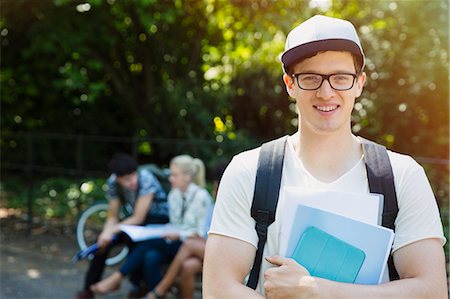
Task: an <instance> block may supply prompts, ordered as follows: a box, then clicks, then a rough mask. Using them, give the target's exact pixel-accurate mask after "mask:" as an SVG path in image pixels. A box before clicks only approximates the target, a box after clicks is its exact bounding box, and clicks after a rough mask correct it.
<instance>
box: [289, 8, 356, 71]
mask: <svg viewBox="0 0 450 299" xmlns="http://www.w3.org/2000/svg"><path fill="white" fill-rule="evenodd" d="M321 51H348V52H350V53H352V54H354V55H355V56H356V57H357V58H358V59H359V60H360V62H361V70H362V69H363V68H364V63H365V61H364V52H363V49H362V47H361V43H360V41H359V38H358V34H357V33H356V29H355V27H354V26H353V24H352V23H350V22H349V21H346V20H342V19H336V18H331V17H326V16H321V15H316V16H314V17H312V18H310V19H308V20H306V21H304V22H303V23H301V24H300V25H298V26H297V27H295V28H294V29H292V31H291V32H289V34H288V36H287V39H286V46H285V49H284V52H283V54H282V55H281V62H282V63H283V69H284V71H285V72H286V70H287V68H288V67H289V66H291V65H293V64H295V63H298V62H300V61H301V60H303V59H306V58H309V57H312V56H314V55H315V54H316V53H318V52H321Z"/></svg>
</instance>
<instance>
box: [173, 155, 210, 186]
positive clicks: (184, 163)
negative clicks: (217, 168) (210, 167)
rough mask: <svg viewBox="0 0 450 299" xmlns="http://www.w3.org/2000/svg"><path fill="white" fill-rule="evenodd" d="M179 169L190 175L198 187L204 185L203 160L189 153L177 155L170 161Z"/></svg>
mask: <svg viewBox="0 0 450 299" xmlns="http://www.w3.org/2000/svg"><path fill="white" fill-rule="evenodd" d="M170 165H175V166H177V167H178V168H180V170H181V171H182V172H183V173H185V174H188V175H190V176H191V177H192V181H193V182H194V183H195V184H197V185H198V186H200V187H205V165H204V164H203V161H202V160H200V159H197V158H193V157H191V156H189V155H179V156H176V157H174V158H173V159H172V160H171V161H170Z"/></svg>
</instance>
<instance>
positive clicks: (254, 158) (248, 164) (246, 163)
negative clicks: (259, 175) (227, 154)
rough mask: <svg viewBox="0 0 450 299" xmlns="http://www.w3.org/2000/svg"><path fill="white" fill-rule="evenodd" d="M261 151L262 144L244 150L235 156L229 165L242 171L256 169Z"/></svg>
mask: <svg viewBox="0 0 450 299" xmlns="http://www.w3.org/2000/svg"><path fill="white" fill-rule="evenodd" d="M260 151H261V147H260V146H259V147H257V148H253V149H250V150H246V151H243V152H241V153H239V154H237V155H235V156H234V157H233V159H232V160H231V162H230V165H229V166H228V167H229V168H230V167H236V168H237V170H241V171H256V167H257V166H258V159H259V153H260Z"/></svg>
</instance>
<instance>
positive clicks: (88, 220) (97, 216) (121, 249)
mask: <svg viewBox="0 0 450 299" xmlns="http://www.w3.org/2000/svg"><path fill="white" fill-rule="evenodd" d="M107 216H108V204H107V203H97V204H94V205H93V206H91V207H89V208H88V209H86V210H85V211H84V212H83V213H82V214H81V216H80V219H78V223H77V230H76V233H77V242H78V246H79V247H80V249H81V250H83V249H86V248H87V247H88V246H90V245H92V244H94V243H95V242H96V241H97V237H98V235H99V234H100V233H101V231H102V230H103V225H104V224H105V221H106V218H107ZM127 254H128V247H126V246H123V245H117V246H115V247H114V248H113V249H112V250H111V252H110V257H109V258H108V259H107V260H106V265H108V266H111V265H115V264H117V263H119V262H121V261H122V260H123V259H124V258H125V257H126V256H127ZM89 258H90V259H91V258H92V257H91V256H90V257H89Z"/></svg>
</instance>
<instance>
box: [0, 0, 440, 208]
mask: <svg viewBox="0 0 450 299" xmlns="http://www.w3.org/2000/svg"><path fill="white" fill-rule="evenodd" d="M0 5H1V7H0V8H1V10H0V11H1V17H0V26H1V28H0V33H1V61H2V67H1V69H0V84H1V89H0V96H1V98H2V103H1V104H2V107H1V108H2V109H1V113H2V117H1V119H0V126H1V128H2V134H1V137H0V143H1V152H2V157H1V160H2V164H3V165H4V164H5V162H7V163H21V162H23V161H24V159H25V158H26V159H27V160H28V161H33V164H36V165H45V166H46V167H47V166H48V167H49V168H52V169H53V168H56V169H64V168H71V169H75V168H77V165H76V164H77V159H78V157H80V156H83V157H84V158H85V161H84V164H83V165H82V166H84V167H81V168H82V169H81V170H80V171H81V173H82V172H83V170H85V169H90V170H97V171H98V170H100V169H102V170H104V168H105V164H106V161H107V159H108V158H109V157H110V156H111V155H112V153H114V152H116V151H118V150H121V151H128V152H130V151H131V148H130V147H129V146H128V145H124V143H123V142H122V143H121V141H120V142H119V141H117V142H101V141H99V140H92V139H89V140H86V141H85V143H79V142H77V141H74V140H73V139H71V138H72V137H73V136H77V135H79V134H83V135H89V136H123V137H129V138H131V137H133V136H135V137H136V138H137V140H138V143H137V146H136V151H137V154H138V155H139V156H140V157H141V158H142V159H143V160H145V161H147V160H148V161H152V162H157V163H158V164H167V162H168V161H169V160H170V158H171V157H173V156H174V155H176V154H180V153H183V152H187V153H191V154H193V155H196V156H199V157H201V158H202V159H204V160H205V161H206V162H207V163H212V164H213V163H214V162H215V161H219V160H221V159H224V158H225V159H228V158H229V157H231V156H232V155H233V154H234V153H236V152H237V151H239V150H242V149H245V148H249V147H252V146H255V145H257V144H259V143H260V142H261V141H263V140H267V139H270V138H274V137H276V136H279V135H282V134H285V133H292V132H294V131H295V130H296V124H297V117H296V113H295V105H294V104H293V103H292V102H290V101H289V99H288V96H287V94H286V92H285V91H284V84H283V82H282V79H281V75H282V70H281V65H280V62H279V58H278V57H279V54H280V53H281V52H282V51H283V47H284V41H285V37H286V34H287V32H289V30H290V29H292V28H293V27H294V26H296V25H297V24H299V23H300V22H302V21H303V20H305V19H306V18H308V17H310V16H312V15H314V14H317V13H321V14H326V15H330V16H336V17H342V18H346V19H349V20H350V21H352V22H353V23H354V24H355V26H356V28H357V30H358V31H359V35H360V37H361V40H362V44H363V48H364V50H365V54H366V57H367V63H366V68H365V71H366V73H367V78H368V80H367V84H366V86H365V90H364V92H363V95H362V96H361V97H360V99H359V100H358V102H357V104H356V105H355V111H354V114H353V117H352V120H353V123H352V129H353V131H354V132H355V133H357V134H361V135H363V136H365V137H368V138H371V139H375V140H377V141H379V142H381V143H384V144H386V145H388V146H389V147H390V148H392V149H394V150H397V151H400V152H406V153H409V154H411V155H413V156H414V157H419V158H420V157H431V158H438V159H444V160H445V159H448V146H449V126H448V124H449V119H448V111H449V102H448V98H449V91H448V76H449V73H448V69H449V58H448V55H449V51H448V45H449V30H448V28H449V18H448V9H449V7H448V2H445V1H383V0H374V1H357V0H334V1H315V0H314V1H313V0H311V1H291V0H277V1H268V0H262V1H247V0H232V1H222V0H190V1H181V0H173V1H156V0H139V1H136V0H121V1H117V0H88V1H78V0H40V1H28V0H4V1H2V2H1V3H0ZM18 132H31V133H36V132H51V133H58V134H61V136H63V137H61V138H59V139H52V138H45V137H44V138H40V139H39V140H36V139H33V140H31V139H30V138H28V139H27V138H26V135H23V134H19V133H18ZM40 136H42V135H40ZM44 136H45V135H44ZM71 136H72V137H71ZM66 137H67V139H64V138H66ZM80 138H81V137H80ZM168 138H170V139H183V140H198V139H201V140H210V142H209V143H204V144H203V143H202V144H194V142H192V143H191V142H185V143H183V144H178V143H170V142H162V141H161V142H159V143H158V142H155V141H152V140H155V139H158V140H167V139H168ZM93 139H95V138H93ZM196 142H197V141H196ZM80 144H83V145H84V146H83V147H82V146H80ZM29 148H33V149H34V152H33V153H32V154H30V153H29V152H27V151H29V150H28V149H29ZM74 149H77V150H78V152H75V151H74ZM2 167H3V166H2ZM78 168H80V167H79V166H78ZM427 172H428V173H429V175H430V179H431V181H432V184H433V188H434V190H435V192H436V194H437V196H438V198H439V199H440V201H441V202H445V199H446V196H447V197H448V187H445V186H446V185H448V184H447V182H448V167H443V168H442V167H440V166H439V164H430V165H427Z"/></svg>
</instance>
